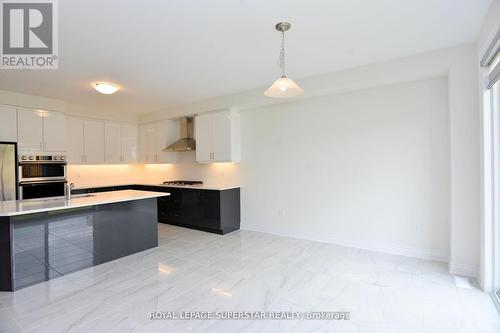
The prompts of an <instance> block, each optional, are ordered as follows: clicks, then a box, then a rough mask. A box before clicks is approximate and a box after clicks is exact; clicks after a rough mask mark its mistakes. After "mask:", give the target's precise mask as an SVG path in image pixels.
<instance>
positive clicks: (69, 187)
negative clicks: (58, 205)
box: [66, 183, 75, 200]
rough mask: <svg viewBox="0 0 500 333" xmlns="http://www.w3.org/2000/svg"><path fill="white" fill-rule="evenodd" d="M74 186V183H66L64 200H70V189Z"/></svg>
mask: <svg viewBox="0 0 500 333" xmlns="http://www.w3.org/2000/svg"><path fill="white" fill-rule="evenodd" d="M74 188H75V183H70V184H69V185H68V184H67V183H66V200H71V190H72V189H74Z"/></svg>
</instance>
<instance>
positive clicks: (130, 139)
mask: <svg viewBox="0 0 500 333" xmlns="http://www.w3.org/2000/svg"><path fill="white" fill-rule="evenodd" d="M121 140H122V144H121V146H122V156H123V158H122V162H126V163H134V162H137V150H138V143H139V138H138V133H137V126H135V125H121Z"/></svg>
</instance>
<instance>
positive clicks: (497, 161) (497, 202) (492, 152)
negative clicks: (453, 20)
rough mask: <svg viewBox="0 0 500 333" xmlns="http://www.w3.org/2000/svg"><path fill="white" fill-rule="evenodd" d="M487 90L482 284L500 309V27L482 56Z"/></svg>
mask: <svg viewBox="0 0 500 333" xmlns="http://www.w3.org/2000/svg"><path fill="white" fill-rule="evenodd" d="M481 67H483V73H484V79H485V81H484V94H483V110H482V111H483V187H484V191H483V196H484V202H483V210H484V211H483V216H484V220H483V223H484V228H483V244H482V251H483V256H482V263H483V269H482V275H483V276H482V281H481V283H482V287H483V288H484V289H485V290H486V291H493V294H492V295H493V299H494V300H495V303H496V305H497V306H498V308H499V310H500V30H499V31H498V32H497V33H496V36H495V37H494V38H493V40H492V42H491V44H490V46H489V47H488V49H487V50H486V52H485V54H484V56H483V58H482V59H481Z"/></svg>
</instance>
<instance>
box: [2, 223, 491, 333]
mask: <svg viewBox="0 0 500 333" xmlns="http://www.w3.org/2000/svg"><path fill="white" fill-rule="evenodd" d="M158 228H159V240H160V242H159V243H160V246H159V247H158V248H155V249H151V250H148V251H144V252H141V253H138V254H135V255H132V256H128V257H125V258H122V259H119V260H115V261H112V262H109V263H105V264H102V265H99V266H96V267H92V268H88V269H85V270H83V271H79V272H76V273H72V274H69V275H65V276H62V277H59V278H57V279H54V280H51V281H48V282H45V283H42V284H38V285H35V286H31V287H28V288H25V289H22V290H19V291H17V292H14V293H0V332H50V333H53V332H341V333H344V332H347V333H349V332H356V333H358V332H360V333H362V332H369V333H373V332H384V333H390V332H397V333H401V332H418V333H427V332H429V333H430V332H436V333H446V332H461V333H467V332H470V333H480V332H485V333H486V332H488V333H498V332H500V317H499V315H498V313H497V311H496V309H495V307H494V305H493V303H492V301H491V299H490V297H489V296H488V295H486V294H484V293H482V292H481V291H479V290H478V289H477V287H474V286H473V287H472V288H471V287H470V285H469V284H468V283H464V281H463V279H462V280H461V282H460V283H456V279H455V277H454V276H451V275H449V274H448V273H447V268H446V265H445V264H443V263H438V262H433V261H426V260H419V259H413V258H406V257H401V256H395V255H387V254H381V253H376V252H370V251H365V250H359V249H353V248H347V247H340V246H335V245H331V244H324V243H320V242H313V241H307V240H301V239H294V238H288V237H280V236H275V235H270V234H265V233H259V232H252V231H238V232H234V233H231V234H228V235H225V236H219V235H213V234H209V233H204V232H201V231H195V230H189V229H184V228H178V227H173V226H168V225H164V224H159V225H158ZM457 281H459V280H457ZM152 311H349V312H350V313H351V319H350V320H346V321H334V320H332V321H323V320H255V321H246V320H221V321H216V320H189V321H188V320H150V318H149V313H150V312H152Z"/></svg>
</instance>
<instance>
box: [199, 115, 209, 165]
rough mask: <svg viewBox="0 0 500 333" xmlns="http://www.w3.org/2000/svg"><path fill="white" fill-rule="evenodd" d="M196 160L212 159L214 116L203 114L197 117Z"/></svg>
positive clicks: (205, 160) (207, 160) (206, 160)
mask: <svg viewBox="0 0 500 333" xmlns="http://www.w3.org/2000/svg"><path fill="white" fill-rule="evenodd" d="M195 135H196V161H197V162H210V161H211V160H212V147H213V135H212V116H211V115H210V114H204V115H203V114H202V115H199V116H197V117H196V119H195Z"/></svg>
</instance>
